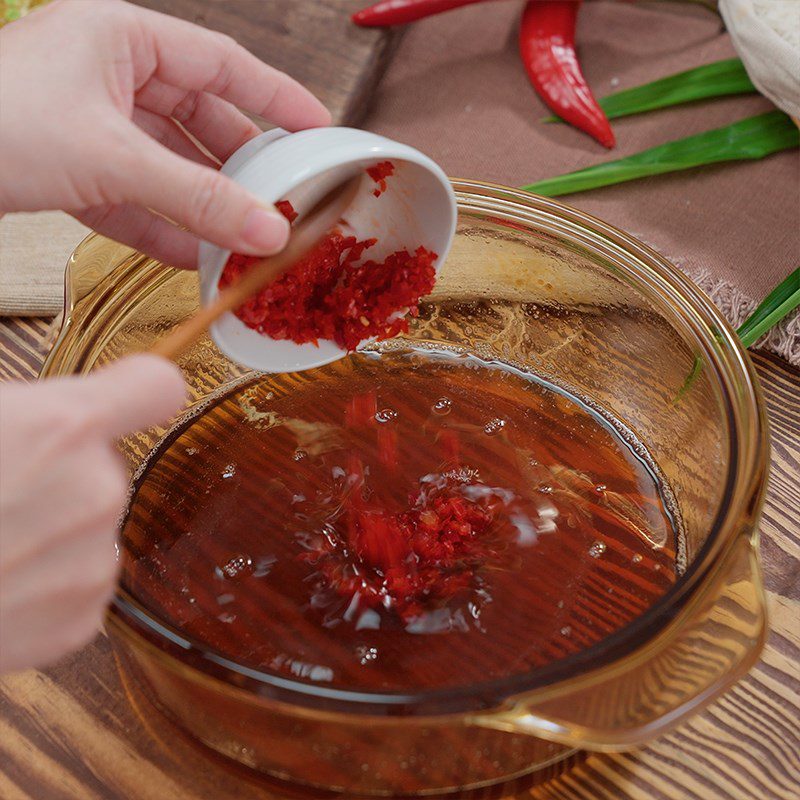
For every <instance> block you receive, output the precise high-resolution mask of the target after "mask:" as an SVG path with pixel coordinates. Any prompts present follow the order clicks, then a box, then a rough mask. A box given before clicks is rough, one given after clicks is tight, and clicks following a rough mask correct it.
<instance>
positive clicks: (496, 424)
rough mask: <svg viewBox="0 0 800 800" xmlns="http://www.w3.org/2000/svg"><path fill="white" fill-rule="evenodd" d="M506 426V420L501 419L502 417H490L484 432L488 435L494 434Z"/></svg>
mask: <svg viewBox="0 0 800 800" xmlns="http://www.w3.org/2000/svg"><path fill="white" fill-rule="evenodd" d="M505 426H506V421H505V420H504V419H500V417H495V418H494V419H490V420H489V421H488V422H487V423H486V424H485V425H484V426H483V432H484V433H486V434H487V435H488V436H494V435H496V434H498V433H500V431H502V430H503V428H505Z"/></svg>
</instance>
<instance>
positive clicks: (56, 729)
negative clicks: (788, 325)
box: [0, 318, 800, 800]
mask: <svg viewBox="0 0 800 800" xmlns="http://www.w3.org/2000/svg"><path fill="white" fill-rule="evenodd" d="M51 328H52V324H51V323H50V322H49V321H47V320H42V319H35V318H34V319H5V320H2V321H0V380H10V379H16V380H32V379H34V378H35V377H36V375H37V373H38V369H39V366H40V364H41V361H42V358H43V355H44V352H45V350H46V348H47V344H46V342H47V340H48V338H49V334H50V331H51ZM753 359H754V361H755V364H756V367H757V370H758V373H759V375H760V377H761V381H762V386H763V389H764V394H765V396H766V400H767V406H768V409H769V415H770V419H771V423H772V445H773V451H772V456H773V458H772V470H771V476H770V486H769V491H768V494H767V502H766V506H765V508H764V516H763V521H762V526H761V552H762V556H763V561H764V572H765V582H766V588H767V594H768V599H769V611H770V627H771V633H770V637H769V641H768V644H767V647H766V649H765V651H764V654H763V656H762V658H761V660H760V661H759V663H758V664H757V665H756V667H755V668H754V669H753V670H752V671H751V672H750V674H749V675H748V676H747V677H746V678H745V679H744V680H742V681H741V682H740V683H739V684H737V685H736V687H735V688H734V689H733V690H732V691H731V692H729V693H728V694H727V695H725V696H724V697H723V698H721V699H720V700H718V701H717V702H715V703H713V704H712V705H711V706H709V707H708V709H706V711H704V712H703V713H702V714H700V715H699V716H697V717H695V718H693V719H692V720H691V721H689V722H688V723H686V724H684V725H681V726H680V727H679V728H677V729H676V730H675V731H673V732H672V733H670V734H668V735H667V736H663V737H661V738H659V739H657V740H655V741H654V742H652V743H651V744H650V745H648V746H647V747H643V748H640V749H637V750H634V751H631V752H628V753H619V754H592V755H590V756H588V758H586V759H585V760H584V761H582V762H578V763H576V764H575V765H574V766H573V767H572V768H571V769H570V770H568V771H567V772H565V773H563V774H561V775H560V776H558V777H554V778H552V779H551V780H549V781H547V782H546V783H544V784H541V785H538V786H534V787H531V788H526V789H521V790H518V791H517V792H516V793H512V794H505V795H502V794H498V795H496V796H498V797H500V796H503V797H505V798H506V800H511V798H513V799H514V800H795V798H797V797H798V796H800V624H799V623H798V619H800V482H799V481H798V474H799V473H800V371H798V370H796V369H793V368H791V367H789V366H788V365H787V364H786V363H785V362H782V361H779V360H777V359H773V358H770V357H765V356H762V355H758V354H754V356H753ZM138 702H139V700H138V699H137V698H132V697H130V696H128V695H127V694H126V691H125V689H124V687H123V686H122V685H121V684H120V681H119V678H118V675H117V671H116V668H115V665H114V661H113V658H112V655H111V651H110V648H109V644H108V641H107V639H106V637H105V636H104V635H103V634H100V635H98V637H97V638H96V639H95V641H94V642H92V644H90V645H89V646H88V647H86V648H84V649H83V650H81V651H80V652H79V653H76V654H75V655H72V656H70V657H68V658H66V659H64V660H63V661H61V662H60V663H58V664H57V665H55V666H53V667H51V668H48V669H45V670H41V671H29V672H24V673H20V674H16V675H12V676H7V677H6V678H4V679H3V680H2V681H0V798H2V799H3V800H162V799H164V798H170V799H172V798H175V800H234V798H236V800H251V799H252V800H288V798H294V797H303V796H304V795H302V794H298V792H297V791H296V790H293V789H292V788H291V787H284V786H275V785H270V784H267V783H264V782H263V781H258V780H255V779H254V778H253V777H252V776H251V775H250V774H248V773H245V772H244V771H242V770H238V769H237V770H236V771H232V770H231V769H230V768H229V767H228V766H227V765H225V764H223V763H222V761H221V760H219V759H218V758H216V757H213V756H211V755H210V754H208V753H207V752H206V751H201V750H200V749H198V748H196V747H195V746H194V745H192V744H191V743H190V742H189V741H188V740H187V739H185V738H184V737H183V736H182V735H181V734H180V733H179V732H178V731H176V730H175V729H174V728H173V727H171V726H170V725H169V724H168V723H166V722H165V721H163V720H161V719H160V718H159V717H158V716H156V715H155V714H153V713H152V710H151V709H150V708H148V707H147V706H144V705H141V704H140V705H139V708H140V709H141V712H142V713H140V711H137V708H136V706H135V705H134V703H138ZM314 796H316V797H319V796H320V795H319V793H316V794H315V795H314Z"/></svg>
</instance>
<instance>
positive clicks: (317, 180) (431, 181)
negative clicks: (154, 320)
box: [198, 128, 457, 372]
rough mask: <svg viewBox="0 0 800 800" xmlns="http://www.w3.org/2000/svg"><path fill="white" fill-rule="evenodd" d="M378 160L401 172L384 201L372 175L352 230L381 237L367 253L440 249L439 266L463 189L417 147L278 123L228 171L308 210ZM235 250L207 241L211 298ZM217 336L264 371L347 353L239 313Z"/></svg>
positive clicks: (350, 217)
mask: <svg viewBox="0 0 800 800" xmlns="http://www.w3.org/2000/svg"><path fill="white" fill-rule="evenodd" d="M380 161H391V162H392V163H393V164H394V166H395V173H394V174H393V175H392V176H391V177H390V178H389V179H388V180H387V186H388V188H387V190H386V191H385V192H384V193H383V194H382V195H381V196H380V197H377V198H376V197H375V196H374V195H373V190H374V189H375V188H376V184H375V183H374V182H373V181H372V180H371V179H369V178H368V177H367V176H366V174H365V175H364V180H363V181H362V184H361V187H360V189H359V192H358V194H357V196H356V198H355V200H354V201H353V204H352V206H351V209H350V210H349V211H348V213H347V222H348V227H347V232H348V233H352V234H353V235H355V236H357V237H358V238H359V239H368V238H373V237H374V238H376V239H377V240H378V243H377V244H376V245H375V246H374V247H372V248H370V250H369V251H368V252H369V255H368V256H367V257H368V258H370V259H374V260H375V261H382V260H383V259H384V258H385V257H386V256H387V255H389V254H390V253H393V252H395V251H397V250H403V249H406V250H408V251H409V252H413V251H414V250H415V249H416V248H417V247H419V246H420V245H422V246H423V247H426V248H428V249H429V250H433V251H434V252H435V253H437V254H438V256H439V257H438V259H437V261H436V265H435V266H436V270H437V271H438V270H439V267H440V265H441V264H442V263H443V262H444V260H445V258H446V257H447V253H448V251H449V249H450V245H451V244H452V241H453V236H454V234H455V228H456V215H457V210H456V200H455V195H454V193H453V189H452V187H451V185H450V181H449V180H448V179H447V176H446V175H445V174H444V172H442V170H441V168H440V167H439V166H438V165H437V164H436V163H435V162H433V161H432V160H431V159H430V158H428V157H427V156H425V155H423V154H422V153H420V152H419V151H417V150H415V149H414V148H412V147H408V146H407V145H404V144H400V143H398V142H393V141H392V140H391V139H386V138H384V137H383V136H378V135H376V134H374V133H368V132H367V131H361V130H356V129H354V128H314V129H312V130H307V131H301V132H299V133H291V134H290V133H287V132H286V131H284V130H281V129H276V130H271V131H268V132H267V133H263V134H261V135H260V136H257V137H256V138H255V139H252V140H251V141H249V142H248V143H247V144H245V145H243V146H242V147H240V148H239V150H237V151H236V152H235V153H234V154H233V155H232V156H231V157H230V158H229V159H228V161H227V162H226V163H225V165H224V166H223V167H222V172H223V174H225V175H227V176H228V177H230V178H232V179H233V180H235V181H236V182H237V183H239V184H241V185H242V186H244V187H245V188H246V189H248V190H249V191H251V192H252V193H253V194H254V195H256V197H258V198H260V199H261V200H264V201H266V202H267V203H275V202H277V201H278V200H288V201H289V202H290V203H291V204H292V206H293V207H294V208H295V210H296V211H297V212H298V213H299V214H300V215H302V214H303V213H304V212H305V211H307V210H309V209H310V208H312V207H313V205H314V204H315V203H316V202H317V201H318V200H320V199H321V198H322V197H323V196H324V195H325V194H326V193H327V192H328V191H330V190H331V189H332V188H333V187H335V186H336V185H337V184H340V183H341V182H343V181H344V180H347V179H348V178H350V177H351V176H353V175H356V174H357V173H359V172H364V171H365V170H366V169H367V168H368V167H371V166H373V165H374V164H377V163H378V162H380ZM230 253H231V251H230V250H223V249H222V248H220V247H217V246H216V245H213V244H209V243H207V242H203V243H201V245H200V255H199V261H198V270H199V274H200V299H201V302H202V303H203V304H204V305H208V304H210V303H212V302H213V301H214V299H215V298H216V296H217V292H218V288H217V287H218V283H219V278H220V275H221V273H222V269H223V267H224V266H225V264H226V262H227V260H228V257H229V256H230ZM210 334H211V338H212V339H213V341H214V343H215V344H216V345H217V347H218V348H219V349H220V350H221V351H222V352H223V353H225V355H227V356H228V357H229V358H231V359H233V360H235V361H238V362H239V363H241V364H244V365H245V366H248V367H252V368H254V369H257V370H261V371H263V372H294V371H298V370H304V369H310V368H312V367H318V366H321V365H322V364H328V363H329V362H331V361H336V360H337V359H339V358H342V356H344V355H346V351H345V350H342V349H341V348H340V347H339V346H338V345H337V344H336V343H335V342H332V341H327V340H320V342H319V346H315V345H314V344H296V343H295V342H292V341H278V340H275V339H272V338H270V337H268V336H264V335H262V334H260V333H258V332H257V331H254V330H252V329H251V328H248V327H247V326H246V325H245V324H244V323H243V322H241V320H239V319H238V318H237V317H236V316H235V315H234V314H231V313H228V314H225V315H224V316H222V317H220V319H219V320H217V321H216V322H215V323H214V324H213V325H212V326H211V330H210Z"/></svg>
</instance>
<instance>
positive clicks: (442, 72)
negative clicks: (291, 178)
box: [364, 0, 800, 360]
mask: <svg viewBox="0 0 800 800" xmlns="http://www.w3.org/2000/svg"><path fill="white" fill-rule="evenodd" d="M521 8H522V4H521V3H519V2H509V1H508V0H502V1H501V0H498V1H497V2H489V3H485V4H478V5H474V6H470V7H468V8H464V9H459V10H456V11H451V12H448V13H445V14H441V15H439V16H438V17H433V18H430V19H426V20H421V21H420V22H417V23H414V25H412V26H410V27H409V29H408V31H407V32H406V34H405V36H404V38H403V39H402V41H401V43H400V45H399V48H398V52H397V54H396V55H395V57H394V59H393V61H392V63H391V65H390V66H389V69H388V71H387V73H386V75H385V77H384V79H383V81H382V82H381V84H380V86H379V87H378V89H377V92H376V94H375V96H374V100H373V106H372V109H371V111H370V112H369V114H368V116H367V119H366V121H365V125H364V126H365V127H366V128H368V129H369V130H373V131H376V132H377V133H382V134H384V135H386V136H389V137H391V138H393V139H398V140H400V141H402V142H406V143H408V144H410V145H413V146H415V147H417V148H419V149H420V150H422V151H423V152H425V153H427V154H428V155H430V156H431V157H432V158H434V159H435V160H436V161H438V162H439V163H440V164H441V165H442V167H443V169H444V170H445V171H446V172H447V173H448V174H450V175H453V176H457V177H465V178H476V179H482V180H487V181H491V182H495V183H503V184H509V185H511V186H521V185H524V184H527V183H532V182H533V181H536V180H540V179H542V178H548V177H552V176H554V175H559V174H562V173H564V172H569V171H571V170H575V169H579V168H581V167H585V166H590V165H592V164H597V163H600V162H603V161H607V160H609V159H613V158H622V157H624V156H626V155H631V154H633V153H636V152H639V151H641V150H645V149H647V148H649V147H654V146H655V145H658V144H661V143H663V142H667V141H671V140H674V139H680V138H682V137H684V136H689V135H691V134H695V133H699V132H701V131H705V130H709V129H711V128H716V127H719V126H722V125H726V124H729V123H731V122H735V121H736V120H739V119H742V118H744V117H748V116H751V115H754V114H759V113H761V112H763V111H767V110H770V109H771V108H773V106H772V105H771V103H770V102H769V101H768V100H766V99H764V98H762V97H760V96H758V95H746V96H740V97H729V98H721V99H715V100H708V101H701V102H697V103H693V104H690V105H685V106H678V107H674V108H668V109H663V110H660V111H654V112H650V113H648V114H641V115H637V116H634V117H628V118H623V119H619V120H615V121H614V122H613V123H612V124H613V127H614V130H615V132H616V136H617V147H616V148H615V149H614V150H613V151H611V152H609V151H606V150H605V149H604V148H603V147H602V146H600V145H599V144H597V143H596V142H594V141H593V140H592V139H590V138H589V137H588V136H586V135H585V134H583V133H581V132H579V131H577V130H574V129H573V128H570V127H568V126H566V125H562V124H550V125H547V124H543V123H541V122H540V120H541V118H543V117H545V116H547V115H548V114H549V113H550V112H549V110H548V109H547V107H546V106H545V105H544V103H543V102H542V101H541V100H540V99H539V98H538V96H537V95H536V94H535V93H534V91H533V88H532V87H531V86H530V85H529V83H528V80H527V77H526V75H525V72H524V70H523V67H522V64H521V61H520V59H519V55H518V51H517V34H518V20H519V16H520V11H521ZM576 39H577V42H578V47H579V55H580V59H581V63H582V66H583V70H584V74H585V75H586V78H587V80H588V81H589V83H590V85H591V86H592V87H593V90H594V92H595V94H596V96H598V97H601V96H604V95H606V94H610V93H611V92H614V91H618V90H620V89H625V88H628V87H631V86H636V85H638V84H642V83H645V82H647V81H651V80H655V79H657V78H661V77H664V76H666V75H670V74H673V73H675V72H680V71H682V70H685V69H690V68H692V67H696V66H700V65H701V64H706V63H709V62H712V61H716V60H718V59H722V58H730V57H732V56H735V55H736V53H735V51H734V49H733V45H732V44H731V40H730V37H729V35H728V34H727V33H725V32H724V30H723V28H722V23H721V21H720V18H719V17H717V16H715V15H713V14H711V13H710V12H708V11H706V10H705V9H702V8H697V7H693V6H690V5H687V4H679V3H667V2H662V3H619V2H593V3H585V4H584V5H583V8H582V9H581V13H580V17H579V21H578V31H577V37H576ZM799 177H800V171H799V170H798V151H797V150H793V151H787V152H783V153H779V154H776V155H773V156H770V157H768V158H766V159H763V160H761V161H754V162H737V163H727V164H721V165H716V166H711V167H703V168H699V169H694V170H690V171H685V172H678V173H673V174H671V175H664V176H660V177H655V178H646V179H643V180H639V181H633V182H630V183H626V184H620V185H617V186H612V187H608V188H604V189H596V190H594V191H591V192H585V193H580V194H574V195H568V196H565V197H564V198H562V199H563V201H564V202H566V203H568V204H570V205H573V206H575V207H577V208H580V209H582V210H584V211H588V212H589V213H591V214H594V215H596V216H598V217H600V218H602V219H604V220H606V221H607V222H610V223H611V224H613V225H616V226H617V227H619V228H622V229H623V230H625V231H627V232H629V233H632V234H633V235H635V236H637V237H639V238H640V239H642V240H643V241H645V242H646V243H648V244H649V245H651V246H652V247H654V248H655V249H657V250H658V251H659V252H661V253H662V254H663V255H665V256H666V257H667V258H669V259H670V260H671V261H672V262H673V263H674V264H676V265H677V266H680V267H681V268H683V269H684V270H685V271H686V272H688V273H689V274H690V275H691V276H692V277H693V278H695V279H696V280H698V282H699V283H700V284H701V285H702V286H703V288H705V289H706V290H707V291H709V293H710V294H711V295H712V297H713V298H714V299H715V300H716V301H717V302H718V303H719V305H720V306H721V307H722V308H723V311H725V312H726V313H727V314H728V316H729V318H730V319H731V321H732V322H733V323H734V324H737V323H738V322H740V321H741V318H742V317H743V316H744V315H745V313H746V312H747V310H749V309H750V308H751V307H752V305H753V301H755V300H761V299H762V298H763V297H764V295H766V294H767V292H769V290H770V289H771V288H772V287H773V286H774V285H775V284H777V283H778V282H779V281H780V280H782V279H783V278H784V277H785V276H786V275H787V274H788V273H789V272H790V271H791V270H793V269H795V268H796V267H798V266H800V181H799V180H798V178H799ZM771 344H773V343H771ZM774 344H775V345H776V347H775V349H777V350H778V351H779V352H781V353H782V354H783V355H784V356H786V357H789V356H790V355H792V354H795V355H797V356H800V319H798V318H797V316H795V318H794V319H793V320H792V321H790V324H789V325H788V326H787V325H784V329H783V334H782V336H781V341H780V342H775V343H774ZM793 360H794V359H793Z"/></svg>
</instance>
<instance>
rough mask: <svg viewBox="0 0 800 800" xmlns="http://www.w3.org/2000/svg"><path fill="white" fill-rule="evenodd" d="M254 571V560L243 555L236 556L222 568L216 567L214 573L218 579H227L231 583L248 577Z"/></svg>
mask: <svg viewBox="0 0 800 800" xmlns="http://www.w3.org/2000/svg"><path fill="white" fill-rule="evenodd" d="M252 570H253V559H252V558H250V556H242V555H238V556H234V557H233V558H231V559H229V560H228V561H226V562H225V563H224V564H222V565H221V566H218V567H214V573H215V574H216V576H217V577H218V578H227V579H228V580H231V581H233V580H236V579H237V578H244V577H246V576H247V575H249V574H250V573H251V572H252Z"/></svg>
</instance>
